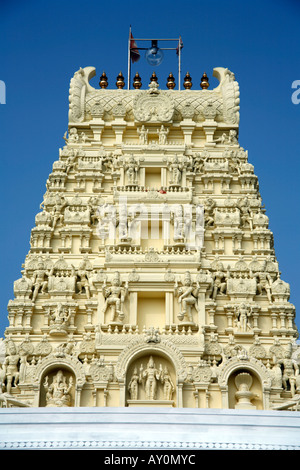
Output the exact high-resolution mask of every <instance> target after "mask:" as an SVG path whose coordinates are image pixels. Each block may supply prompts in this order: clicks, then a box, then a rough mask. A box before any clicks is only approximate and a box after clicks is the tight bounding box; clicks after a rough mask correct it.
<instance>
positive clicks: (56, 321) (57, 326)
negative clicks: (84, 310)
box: [50, 303, 71, 333]
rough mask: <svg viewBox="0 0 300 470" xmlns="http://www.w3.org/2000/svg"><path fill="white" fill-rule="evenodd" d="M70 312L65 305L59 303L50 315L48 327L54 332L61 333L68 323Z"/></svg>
mask: <svg viewBox="0 0 300 470" xmlns="http://www.w3.org/2000/svg"><path fill="white" fill-rule="evenodd" d="M70 316H71V313H70V309H69V308H68V307H67V306H66V305H62V304H61V303H59V304H58V305H57V307H56V308H55V309H54V310H53V311H52V313H51V315H50V327H51V330H52V331H55V332H56V333H58V332H60V333H63V332H65V331H66V330H67V327H68V325H69V319H70Z"/></svg>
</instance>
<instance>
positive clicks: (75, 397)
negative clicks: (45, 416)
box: [33, 355, 85, 407]
mask: <svg viewBox="0 0 300 470" xmlns="http://www.w3.org/2000/svg"><path fill="white" fill-rule="evenodd" d="M58 373H59V374H58ZM57 374H58V376H57ZM61 374H62V375H63V377H62V376H61ZM47 377H48V379H47ZM57 380H61V386H62V385H64V386H66V387H67V388H69V391H68V392H67V393H68V394H69V395H70V400H69V401H68V400H62V401H61V405H60V404H59V401H57V404H56V405H55V403H54V401H53V400H52V401H51V400H49V398H50V394H51V393H52V390H47V387H49V386H50V385H51V386H52V387H51V388H52V389H53V384H54V385H55V384H56V382H57ZM84 383H85V373H84V369H83V366H82V363H81V362H80V361H78V360H77V359H75V358H72V357H71V356H65V357H61V358H57V357H56V356H54V355H50V356H47V357H46V358H44V359H43V360H42V361H41V362H40V363H39V364H38V365H37V368H36V373H35V377H34V390H35V398H34V405H33V406H36V407H44V406H80V398H81V390H82V387H83V385H84ZM47 393H48V396H47ZM68 403H69V404H68Z"/></svg>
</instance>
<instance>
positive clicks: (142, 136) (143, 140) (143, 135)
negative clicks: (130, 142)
mask: <svg viewBox="0 0 300 470" xmlns="http://www.w3.org/2000/svg"><path fill="white" fill-rule="evenodd" d="M148 132H149V131H148V129H146V128H145V126H144V124H143V125H142V127H141V128H140V129H137V133H138V134H139V142H140V144H141V145H147V144H148Z"/></svg>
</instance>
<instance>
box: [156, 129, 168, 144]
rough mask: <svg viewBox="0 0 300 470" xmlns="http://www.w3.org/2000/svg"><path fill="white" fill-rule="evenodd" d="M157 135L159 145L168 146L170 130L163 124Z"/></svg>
mask: <svg viewBox="0 0 300 470" xmlns="http://www.w3.org/2000/svg"><path fill="white" fill-rule="evenodd" d="M157 134H158V143H159V145H166V143H167V135H168V134H169V129H166V128H165V126H164V125H163V124H162V125H161V127H160V129H157Z"/></svg>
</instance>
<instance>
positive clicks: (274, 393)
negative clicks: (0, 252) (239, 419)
mask: <svg viewBox="0 0 300 470" xmlns="http://www.w3.org/2000/svg"><path fill="white" fill-rule="evenodd" d="M95 73H96V72H95V68H94V67H85V68H83V69H82V68H80V70H78V71H77V72H76V73H75V74H74V76H73V78H72V79H71V82H70V90H69V122H68V130H67V132H66V133H65V135H64V141H65V142H64V145H63V147H62V148H61V149H59V156H58V158H57V160H56V161H54V163H53V170H52V172H51V174H50V175H49V178H48V180H47V182H46V192H45V194H44V199H43V201H42V203H41V206H40V208H41V210H40V212H39V213H38V214H37V215H36V218H35V227H34V228H33V229H32V232H31V248H30V251H29V253H28V254H27V256H26V259H25V261H24V264H23V266H22V277H21V278H20V279H18V280H17V281H16V282H15V283H14V296H15V297H14V299H13V300H10V301H9V304H8V318H9V326H8V328H7V329H6V332H5V340H4V341H3V344H4V346H5V351H4V354H3V359H2V362H3V365H2V379H1V387H2V394H1V395H0V398H1V403H2V405H3V406H20V407H21V406H29V407H49V406H54V407H60V406H67V407H103V406H104V407H139V406H143V407H145V406H146V407H147V406H152V407H189V408H231V409H257V410H269V409H280V408H290V409H293V407H295V405H296V398H295V397H296V395H297V393H299V389H300V382H299V380H298V377H299V375H298V374H299V357H300V351H299V349H297V346H296V344H295V340H296V338H297V336H298V332H297V329H296V327H295V324H294V318H295V308H294V306H293V305H292V304H291V303H290V302H289V295H290V288H289V284H287V282H285V281H284V280H282V279H281V277H280V268H279V266H278V262H277V259H276V256H275V252H274V245H273V234H272V232H271V231H270V229H269V228H268V216H267V214H266V209H265V206H264V205H263V203H262V198H261V195H260V192H259V184H258V179H257V176H256V175H255V173H254V167H253V165H252V164H251V163H250V162H249V161H248V152H247V150H245V149H244V148H243V147H242V146H241V145H240V142H239V109H240V107H239V104H240V97H239V95H240V94H239V85H238V83H237V81H236V79H235V76H234V74H233V73H232V72H231V71H229V70H228V69H225V68H221V67H219V68H215V69H214V71H213V75H214V76H215V77H216V78H217V79H218V80H219V85H218V86H217V87H216V88H215V89H210V88H209V78H208V77H207V75H206V74H204V75H203V77H202V78H201V80H198V82H199V83H200V86H199V88H198V89H195V88H197V87H195V86H194V85H193V83H192V78H191V77H190V75H189V74H186V76H185V77H184V83H183V90H181V91H179V90H176V89H175V85H174V77H173V75H172V74H170V76H169V77H166V82H167V86H166V87H165V89H164V86H161V85H160V80H162V77H159V79H158V77H157V76H156V75H155V74H153V75H152V76H151V77H150V80H147V82H149V86H147V87H146V89H143V88H142V84H141V77H139V75H138V74H136V75H135V77H134V79H133V89H129V90H128V89H125V88H124V78H123V76H122V74H121V73H120V74H119V75H118V77H117V78H116V85H115V88H114V89H112V88H111V87H109V86H108V78H107V76H106V74H105V73H103V74H102V75H101V77H100V83H99V89H96V88H94V87H92V86H91V85H90V79H91V78H92V77H93V76H95ZM164 82H165V80H164ZM146 84H147V85H148V83H146Z"/></svg>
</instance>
